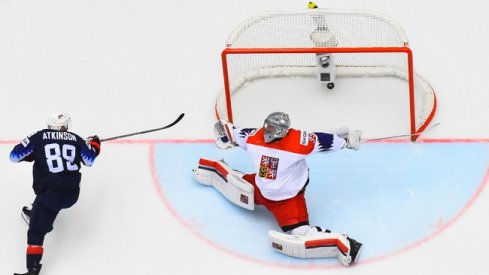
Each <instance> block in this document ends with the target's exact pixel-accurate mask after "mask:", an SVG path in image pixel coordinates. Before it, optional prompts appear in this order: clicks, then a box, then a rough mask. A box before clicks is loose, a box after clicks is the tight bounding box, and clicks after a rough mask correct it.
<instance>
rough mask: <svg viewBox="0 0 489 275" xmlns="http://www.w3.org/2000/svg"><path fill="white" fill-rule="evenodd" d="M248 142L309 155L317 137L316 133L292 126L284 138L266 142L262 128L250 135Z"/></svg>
mask: <svg viewBox="0 0 489 275" xmlns="http://www.w3.org/2000/svg"><path fill="white" fill-rule="evenodd" d="M246 143H248V144H253V145H258V146H263V147H266V148H270V149H276V150H281V151H287V152H291V153H296V154H301V155H309V154H310V153H311V152H312V151H313V150H314V145H315V144H316V138H315V135H311V134H308V133H307V132H305V131H300V130H296V129H292V128H291V129H289V133H288V134H287V135H286V136H285V137H284V138H283V139H281V140H279V141H272V142H270V143H265V140H264V139H263V128H260V129H258V130H257V131H256V133H255V134H254V135H250V136H249V137H248V140H247V142H246Z"/></svg>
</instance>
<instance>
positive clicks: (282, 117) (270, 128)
mask: <svg viewBox="0 0 489 275" xmlns="http://www.w3.org/2000/svg"><path fill="white" fill-rule="evenodd" d="M289 128H290V119H289V115H288V114H286V113H283V112H273V113H271V114H269V115H268V117H267V118H266V119H265V122H264V123H263V138H264V140H265V142H266V143H269V142H272V141H274V140H276V139H281V138H283V137H285V136H286V135H287V133H288V132H289Z"/></svg>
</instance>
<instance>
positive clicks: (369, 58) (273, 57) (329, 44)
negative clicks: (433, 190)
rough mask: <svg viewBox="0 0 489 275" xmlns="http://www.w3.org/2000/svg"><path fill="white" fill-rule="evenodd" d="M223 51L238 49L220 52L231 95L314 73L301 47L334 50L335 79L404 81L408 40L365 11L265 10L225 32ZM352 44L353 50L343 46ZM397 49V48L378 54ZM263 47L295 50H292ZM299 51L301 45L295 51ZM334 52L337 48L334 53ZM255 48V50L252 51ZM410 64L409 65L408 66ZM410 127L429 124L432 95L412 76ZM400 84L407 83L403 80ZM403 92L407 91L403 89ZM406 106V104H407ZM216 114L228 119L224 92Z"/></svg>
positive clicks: (396, 28) (399, 30)
mask: <svg viewBox="0 0 489 275" xmlns="http://www.w3.org/2000/svg"><path fill="white" fill-rule="evenodd" d="M226 46H227V49H231V50H233V49H235V50H243V49H245V50H244V51H243V52H242V53H241V54H240V53H232V54H228V55H225V57H223V58H225V62H226V64H227V68H225V70H226V72H225V73H227V77H228V82H229V87H228V88H229V92H230V95H229V96H232V95H233V94H235V93H236V92H237V91H239V89H240V88H241V87H242V86H243V85H245V84H246V83H248V82H250V81H253V80H255V79H263V78H268V77H284V76H307V77H309V76H310V77H314V76H315V75H316V73H317V69H316V62H317V60H316V52H311V51H306V49H326V50H327V49H330V50H331V49H334V50H331V52H334V58H335V63H336V66H337V67H336V68H337V69H336V71H337V74H336V76H337V77H365V76H371V77H373V76H392V77H397V78H400V79H404V80H407V79H408V69H409V66H410V64H409V63H408V58H407V54H406V52H405V51H403V50H402V49H406V48H407V46H408V40H407V38H406V35H405V33H404V31H403V30H402V28H401V27H400V26H399V25H398V24H397V23H395V22H394V21H393V20H391V19H390V18H388V17H385V16H382V15H379V14H376V13H369V12H357V11H331V10H325V9H314V10H306V11H301V12H267V13H264V14H260V15H257V16H255V17H252V18H250V19H249V20H247V21H245V22H243V23H242V24H241V25H240V26H238V28H236V29H235V31H234V32H233V33H231V35H230V36H229V38H228V40H227V42H226ZM350 48H355V49H356V50H355V52H349V51H348V49H350ZM385 48H399V51H398V52H384V51H382V49H385ZM263 49H268V50H270V49H271V50H273V49H295V50H296V51H297V52H294V53H281V52H280V51H279V52H275V53H273V52H268V53H263ZM301 49H305V50H304V51H303V52H301ZM336 51H339V52H336ZM255 52H260V53H255ZM411 66H412V64H411ZM413 77H414V84H415V85H414V90H415V94H416V96H415V103H416V104H415V105H416V106H415V110H413V112H415V121H414V124H415V127H416V129H419V128H421V127H422V126H424V125H425V124H427V123H429V121H428V120H429V118H430V116H432V114H433V113H434V109H435V95H434V92H433V90H432V88H431V86H430V85H429V84H428V82H426V80H424V79H423V78H421V77H420V76H419V75H417V74H415V73H414V75H413ZM406 85H409V83H408V81H406ZM406 91H409V89H406ZM406 104H409V102H407V103H406ZM216 112H217V115H218V116H219V117H221V118H224V119H227V118H228V108H227V106H226V93H225V92H224V91H223V92H221V93H220V94H219V96H218V100H217V103H216Z"/></svg>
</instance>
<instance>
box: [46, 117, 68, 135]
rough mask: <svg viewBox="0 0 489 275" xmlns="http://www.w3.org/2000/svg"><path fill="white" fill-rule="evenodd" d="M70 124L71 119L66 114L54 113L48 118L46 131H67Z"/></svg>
mask: <svg viewBox="0 0 489 275" xmlns="http://www.w3.org/2000/svg"><path fill="white" fill-rule="evenodd" d="M70 124H71V117H70V115H68V114H66V113H55V114H52V115H50V116H49V117H48V129H52V130H58V131H67V130H68V128H69V127H70Z"/></svg>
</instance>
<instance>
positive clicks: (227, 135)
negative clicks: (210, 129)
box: [214, 119, 236, 149]
mask: <svg viewBox="0 0 489 275" xmlns="http://www.w3.org/2000/svg"><path fill="white" fill-rule="evenodd" d="M233 129H234V125H233V124H232V123H229V122H226V121H224V120H222V119H221V120H219V121H217V122H216V123H215V124H214V135H215V137H216V146H217V147H218V148H219V149H229V148H233V147H235V146H236V143H235V141H234V137H233Z"/></svg>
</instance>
